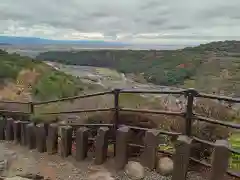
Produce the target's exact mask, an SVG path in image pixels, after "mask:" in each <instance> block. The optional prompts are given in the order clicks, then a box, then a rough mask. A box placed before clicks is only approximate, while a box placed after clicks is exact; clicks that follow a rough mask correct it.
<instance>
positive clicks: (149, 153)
mask: <svg viewBox="0 0 240 180" xmlns="http://www.w3.org/2000/svg"><path fill="white" fill-rule="evenodd" d="M158 135H159V132H158V131H157V130H148V131H146V132H145V138H144V144H145V146H144V151H143V154H142V157H141V163H142V165H143V166H146V167H148V168H149V169H150V170H153V169H155V167H156V164H157V150H158V142H159V137H158Z"/></svg>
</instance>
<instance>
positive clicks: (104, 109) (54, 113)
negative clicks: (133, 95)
mask: <svg viewBox="0 0 240 180" xmlns="http://www.w3.org/2000/svg"><path fill="white" fill-rule="evenodd" d="M114 110H115V109H114V108H98V109H84V110H73V111H60V112H49V113H41V115H57V114H77V113H87V112H107V111H114Z"/></svg>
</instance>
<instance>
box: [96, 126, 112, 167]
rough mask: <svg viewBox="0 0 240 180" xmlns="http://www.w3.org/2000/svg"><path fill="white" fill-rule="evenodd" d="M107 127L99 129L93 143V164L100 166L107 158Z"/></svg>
mask: <svg viewBox="0 0 240 180" xmlns="http://www.w3.org/2000/svg"><path fill="white" fill-rule="evenodd" d="M108 132H109V128H108V127H101V128H99V130H98V134H97V137H96V141H95V160H94V162H95V164H96V165H100V164H102V163H103V162H104V161H105V160H106V158H107V150H108Z"/></svg>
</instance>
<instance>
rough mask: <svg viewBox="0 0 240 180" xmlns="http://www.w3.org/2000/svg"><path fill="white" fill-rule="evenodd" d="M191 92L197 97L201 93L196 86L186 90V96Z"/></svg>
mask: <svg viewBox="0 0 240 180" xmlns="http://www.w3.org/2000/svg"><path fill="white" fill-rule="evenodd" d="M189 94H191V95H192V96H194V97H197V96H198V95H199V93H198V91H197V90H195V89H194V88H189V89H187V90H185V91H184V96H185V97H188V95H189Z"/></svg>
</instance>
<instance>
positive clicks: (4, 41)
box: [0, 35, 196, 57]
mask: <svg viewBox="0 0 240 180" xmlns="http://www.w3.org/2000/svg"><path fill="white" fill-rule="evenodd" d="M194 45H196V44H163V43H158V44H139V43H127V42H119V41H102V40H53V39H44V38H38V37H16V36H1V35H0V48H1V49H4V50H6V51H8V52H10V53H12V52H16V53H19V54H21V55H26V56H30V57H35V56H36V55H37V54H38V53H40V52H45V51H68V50H81V49H88V50H91V49H120V50H122V49H132V50H149V49H158V50H174V49H181V48H184V47H187V46H194Z"/></svg>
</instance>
